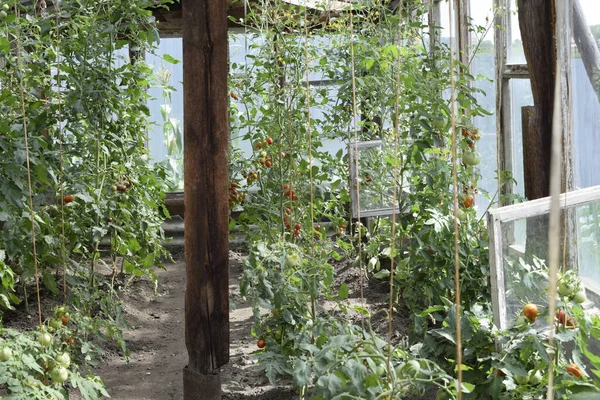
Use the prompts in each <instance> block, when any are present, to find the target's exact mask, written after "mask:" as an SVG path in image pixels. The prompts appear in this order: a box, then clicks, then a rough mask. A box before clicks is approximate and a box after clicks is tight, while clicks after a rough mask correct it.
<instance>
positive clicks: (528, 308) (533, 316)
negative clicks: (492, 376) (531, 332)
mask: <svg viewBox="0 0 600 400" xmlns="http://www.w3.org/2000/svg"><path fill="white" fill-rule="evenodd" d="M539 314H540V313H539V310H538V307H537V306H536V305H535V304H532V303H528V304H525V305H524V306H523V310H522V311H521V315H520V316H519V317H518V318H517V320H516V321H515V324H514V327H516V328H520V327H521V326H526V325H528V324H533V323H534V322H535V321H536V320H537V317H538V315H539ZM556 320H557V321H558V326H561V325H562V326H565V327H567V328H574V327H576V326H577V321H575V320H574V319H571V318H569V316H567V315H565V312H564V311H562V310H559V311H558V312H557V313H556ZM566 371H567V373H568V374H570V375H572V376H575V377H577V378H581V377H582V376H583V370H582V369H581V367H579V365H577V364H575V363H571V364H569V365H568V366H567V368H566ZM537 372H538V373H539V371H537ZM538 373H536V374H535V375H534V376H533V377H532V376H531V374H529V376H515V378H518V379H516V381H517V383H518V384H526V383H529V384H536V381H537V382H539V381H538V380H537V378H538V375H541V374H538ZM498 375H501V376H502V375H504V373H503V372H502V370H498ZM539 378H541V376H539Z"/></svg>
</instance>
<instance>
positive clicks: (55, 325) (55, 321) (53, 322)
mask: <svg viewBox="0 0 600 400" xmlns="http://www.w3.org/2000/svg"><path fill="white" fill-rule="evenodd" d="M49 325H50V328H52V329H58V328H60V327H61V326H62V322H60V320H59V319H54V318H53V319H51V320H50V324H49Z"/></svg>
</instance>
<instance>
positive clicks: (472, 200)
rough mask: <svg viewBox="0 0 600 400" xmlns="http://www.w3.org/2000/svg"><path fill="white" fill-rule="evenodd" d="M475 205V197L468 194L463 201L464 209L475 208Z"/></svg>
mask: <svg viewBox="0 0 600 400" xmlns="http://www.w3.org/2000/svg"><path fill="white" fill-rule="evenodd" d="M473 204H475V197H473V195H472V194H468V195H466V196H465V199H464V200H463V203H462V205H463V207H464V208H471V207H473Z"/></svg>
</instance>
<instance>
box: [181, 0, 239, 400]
mask: <svg viewBox="0 0 600 400" xmlns="http://www.w3.org/2000/svg"><path fill="white" fill-rule="evenodd" d="M182 15H183V96H184V100H183V109H184V125H183V127H184V144H185V146H184V173H185V179H184V182H185V187H184V198H185V262H186V283H187V287H186V292H185V342H186V347H187V351H188V356H189V362H188V365H187V367H186V368H185V369H184V399H185V400H200V399H202V400H217V399H221V385H220V376H219V368H220V367H221V366H222V365H224V364H226V363H227V362H228V361H229V299H228V297H229V296H228V284H229V230H228V222H229V215H228V193H227V187H228V181H229V175H228V165H227V150H228V142H229V134H228V126H229V114H228V109H227V106H228V98H227V94H228V85H227V78H228V76H227V75H228V65H227V62H228V60H227V58H228V57H227V55H228V44H227V3H226V0H186V1H185V2H184V3H183V9H182Z"/></svg>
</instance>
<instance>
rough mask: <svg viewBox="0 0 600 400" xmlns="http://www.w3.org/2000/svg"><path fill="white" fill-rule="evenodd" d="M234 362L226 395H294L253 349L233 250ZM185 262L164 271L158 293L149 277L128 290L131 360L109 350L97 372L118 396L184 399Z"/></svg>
mask: <svg viewBox="0 0 600 400" xmlns="http://www.w3.org/2000/svg"><path fill="white" fill-rule="evenodd" d="M230 268H231V273H230V276H231V281H230V291H231V299H232V302H233V303H235V306H236V308H235V310H232V311H231V314H230V321H231V356H230V359H231V361H230V363H229V364H228V365H227V366H225V367H224V368H223V369H222V372H221V381H222V383H223V392H224V393H223V399H227V400H238V399H240V400H241V399H264V400H269V399H273V400H275V399H281V400H285V399H293V398H295V397H294V393H293V391H292V390H291V388H286V387H273V386H271V385H269V384H268V381H267V379H266V378H265V377H264V375H263V374H262V373H261V372H260V371H259V370H258V368H256V367H255V365H254V364H255V363H254V360H252V357H251V354H250V353H251V352H252V351H254V350H255V349H256V344H255V342H256V340H255V339H254V338H252V336H251V335H250V327H251V326H252V309H251V308H250V307H249V305H248V304H245V303H243V302H240V298H239V289H238V286H239V285H238V277H239V276H240V274H241V256H239V255H238V254H235V253H232V254H231V266H230ZM184 293H185V265H184V263H183V262H177V263H175V264H169V265H167V268H166V270H165V271H160V272H159V288H158V295H157V296H154V293H153V286H152V283H151V282H150V281H149V280H138V281H136V282H135V283H134V284H133V285H132V286H131V288H130V289H129V290H128V291H127V293H125V294H124V296H123V300H124V311H125V314H126V319H127V321H128V323H129V324H130V327H131V329H130V330H129V331H127V332H126V334H125V339H126V341H127V345H128V347H129V348H130V351H131V354H130V359H129V362H127V361H126V360H125V359H124V358H123V357H121V356H119V355H118V354H116V353H113V354H110V353H109V354H107V356H106V360H105V362H104V363H103V364H101V365H100V366H99V367H98V368H97V370H96V372H97V374H98V375H99V376H100V377H102V379H103V380H104V383H105V384H106V387H107V389H108V391H109V393H110V395H111V397H112V398H113V399H119V400H171V399H175V400H179V399H182V398H183V377H182V370H183V368H184V366H185V365H186V364H187V352H186V348H185V335H184Z"/></svg>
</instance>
